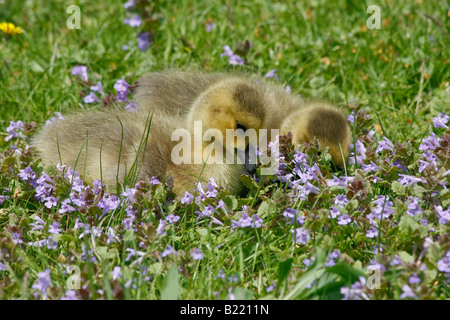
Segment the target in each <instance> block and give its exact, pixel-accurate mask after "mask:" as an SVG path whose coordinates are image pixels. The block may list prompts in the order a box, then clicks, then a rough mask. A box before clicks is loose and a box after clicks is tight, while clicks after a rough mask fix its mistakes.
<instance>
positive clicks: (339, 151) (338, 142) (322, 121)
mask: <svg viewBox="0 0 450 320" xmlns="http://www.w3.org/2000/svg"><path fill="white" fill-rule="evenodd" d="M280 131H281V134H286V133H287V132H288V131H291V132H292V135H293V143H294V145H298V144H301V143H305V142H312V141H313V140H314V138H316V139H317V140H318V141H319V143H320V146H321V148H323V149H325V148H326V147H328V153H329V154H330V155H331V157H332V158H333V162H334V164H335V166H336V168H337V169H338V170H342V169H344V167H345V164H346V163H347V160H348V156H349V152H350V151H349V146H350V143H351V137H352V136H351V132H350V127H349V126H348V123H347V121H346V119H345V117H344V115H343V114H342V113H341V112H340V111H339V110H338V109H337V108H336V107H333V106H331V105H329V104H326V103H311V104H309V105H307V106H305V107H303V108H299V109H298V110H296V111H295V112H294V114H292V115H291V117H289V119H287V120H286V121H284V122H283V124H282V126H281V130H280Z"/></svg>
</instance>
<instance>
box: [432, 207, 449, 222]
mask: <svg viewBox="0 0 450 320" xmlns="http://www.w3.org/2000/svg"><path fill="white" fill-rule="evenodd" d="M434 209H435V210H436V212H437V214H438V222H439V223H440V224H447V222H449V221H450V206H449V207H448V208H447V210H443V209H442V206H436V207H434Z"/></svg>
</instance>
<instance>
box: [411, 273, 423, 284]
mask: <svg viewBox="0 0 450 320" xmlns="http://www.w3.org/2000/svg"><path fill="white" fill-rule="evenodd" d="M420 281H422V280H420V278H419V276H418V275H417V274H416V273H413V275H412V276H411V277H410V278H409V283H410V284H416V283H419V282H420Z"/></svg>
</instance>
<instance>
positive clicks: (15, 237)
mask: <svg viewBox="0 0 450 320" xmlns="http://www.w3.org/2000/svg"><path fill="white" fill-rule="evenodd" d="M12 240H13V242H14V243H15V244H22V243H23V241H22V239H20V233H17V232H13V234H12Z"/></svg>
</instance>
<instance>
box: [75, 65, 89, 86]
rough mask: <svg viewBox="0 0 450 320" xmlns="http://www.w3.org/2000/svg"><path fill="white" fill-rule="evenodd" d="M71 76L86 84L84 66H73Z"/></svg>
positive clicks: (86, 76) (86, 73) (86, 74)
mask: <svg viewBox="0 0 450 320" xmlns="http://www.w3.org/2000/svg"><path fill="white" fill-rule="evenodd" d="M72 74H73V75H78V76H79V77H80V78H81V80H83V81H84V82H88V80H89V79H88V70H87V67H86V66H82V65H81V66H75V67H73V68H72Z"/></svg>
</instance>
